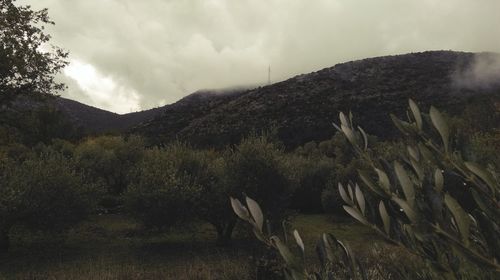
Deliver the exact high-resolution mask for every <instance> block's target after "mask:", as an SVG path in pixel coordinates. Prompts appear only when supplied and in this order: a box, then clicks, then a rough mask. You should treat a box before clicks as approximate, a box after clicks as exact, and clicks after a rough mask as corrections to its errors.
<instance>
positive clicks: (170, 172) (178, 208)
mask: <svg viewBox="0 0 500 280" xmlns="http://www.w3.org/2000/svg"><path fill="white" fill-rule="evenodd" d="M180 149H183V148H179V147H172V146H171V147H169V148H167V149H158V148H154V149H151V150H148V151H147V152H146V153H145V154H144V157H143V159H142V160H141V161H140V162H139V163H138V164H137V166H136V169H135V170H134V171H133V173H134V176H133V178H132V180H131V183H130V185H129V186H128V189H127V191H126V192H125V194H124V196H125V205H126V208H127V209H128V211H129V212H130V213H131V214H132V215H133V216H134V217H135V218H137V219H138V220H139V221H141V222H142V223H143V224H144V225H145V226H146V227H147V228H150V229H160V230H162V229H168V228H170V227H172V226H174V225H178V224H180V223H183V222H185V221H187V220H190V219H192V211H191V207H190V206H191V205H192V200H193V199H192V196H193V193H196V192H197V190H195V189H194V188H196V186H195V185H194V184H191V182H190V178H189V177H188V176H182V175H183V174H182V171H181V170H182V168H190V166H189V162H187V161H183V160H182V159H181V158H179V156H181V155H182V154H181V153H184V152H186V153H187V152H188V150H185V151H184V149H183V151H178V150H180ZM183 164H185V165H184V166H182V165H183ZM181 166H182V167H181Z"/></svg>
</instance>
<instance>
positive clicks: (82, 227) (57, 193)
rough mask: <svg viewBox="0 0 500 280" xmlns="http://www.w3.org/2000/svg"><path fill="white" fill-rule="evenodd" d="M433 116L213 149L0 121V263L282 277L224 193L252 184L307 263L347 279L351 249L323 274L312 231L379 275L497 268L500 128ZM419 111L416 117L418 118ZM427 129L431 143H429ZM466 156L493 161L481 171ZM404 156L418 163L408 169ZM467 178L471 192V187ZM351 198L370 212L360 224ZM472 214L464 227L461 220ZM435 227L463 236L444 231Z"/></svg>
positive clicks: (79, 271) (116, 272)
mask: <svg viewBox="0 0 500 280" xmlns="http://www.w3.org/2000/svg"><path fill="white" fill-rule="evenodd" d="M412 108H414V107H412ZM432 114H433V113H431V115H427V114H422V115H423V117H420V118H423V119H424V120H426V121H425V122H424V123H425V133H423V132H422V133H423V134H420V132H419V130H418V128H417V124H416V123H417V122H416V120H415V121H413V119H412V121H413V122H414V123H406V122H402V121H399V120H396V119H395V123H396V124H397V125H398V126H399V128H400V129H401V130H402V131H403V132H404V133H405V135H407V137H408V139H409V142H408V141H405V140H404V139H402V140H400V141H391V142H384V141H379V140H377V138H376V137H372V136H366V137H365V135H364V133H362V132H361V130H359V131H358V132H354V131H355V129H354V128H353V127H354V126H352V125H351V120H350V119H349V118H348V117H346V116H345V115H342V117H341V122H342V127H339V132H338V133H337V134H336V135H335V136H334V137H333V138H332V139H331V140H328V141H323V142H320V143H314V142H311V143H307V144H305V145H304V146H301V147H299V148H297V149H295V150H292V151H289V150H285V149H284V148H283V145H282V144H280V142H279V141H278V140H274V139H275V137H273V135H272V134H267V135H266V134H264V135H255V134H251V135H250V136H249V137H247V138H246V139H244V140H243V141H242V142H241V143H240V144H238V145H236V146H228V147H227V148H225V149H219V150H214V149H212V150H207V149H196V148H193V147H190V146H189V145H187V144H183V143H178V142H174V143H169V144H166V145H165V146H162V147H147V146H146V145H145V141H144V140H143V139H142V138H140V137H137V136H133V135H129V136H113V135H109V136H96V137H88V138H86V139H83V140H80V141H68V140H61V139H53V140H51V141H49V142H46V143H44V142H43V141H38V144H37V145H30V144H29V143H30V142H31V141H30V142H28V143H23V142H22V140H15V139H14V140H13V139H12V137H8V135H6V136H4V137H3V139H2V141H3V145H2V149H1V153H0V159H1V160H0V163H1V166H0V171H1V188H0V192H1V196H0V197H1V198H0V199H1V200H0V201H1V203H0V206H1V207H0V215H1V217H2V223H1V232H2V236H1V237H2V238H1V241H2V242H1V248H2V256H1V264H0V271H1V273H2V274H1V275H2V276H3V277H7V278H38V277H42V278H43V277H47V278H52V277H55V278H73V279H83V278H88V277H95V278H104V279H106V278H108V279H116V278H120V277H125V278H127V277H128V278H130V279H144V278H146V279H147V278H150V279H154V278H162V277H166V278H168V277H170V278H175V276H176V275H183V277H186V279H189V278H192V277H194V276H193V275H196V277H199V278H200V279H214V278H215V279H237V278H238V279H240V278H243V279H245V277H246V278H248V279H253V278H255V277H259V278H258V279H270V278H271V277H275V278H276V279H279V278H280V277H283V276H284V274H283V271H287V267H288V265H289V264H288V263H287V261H286V259H285V261H283V260H282V259H281V258H280V256H279V254H276V252H273V251H272V250H271V251H269V249H266V246H261V245H259V243H256V241H255V240H253V238H252V235H253V233H252V227H251V226H250V227H249V226H247V225H245V223H241V222H238V221H237V216H236V215H235V214H234V213H233V209H232V208H231V206H230V203H229V197H235V198H238V199H239V200H241V201H244V200H245V198H246V197H251V198H252V199H254V200H255V201H257V202H258V204H259V205H260V207H261V208H262V211H263V213H265V217H266V219H268V220H269V223H268V226H269V228H267V227H264V228H262V229H260V230H262V232H267V233H269V234H271V233H275V232H282V231H283V230H284V231H285V232H291V230H292V229H298V230H299V232H300V234H301V236H302V238H303V240H304V243H305V245H306V246H305V248H306V250H305V252H306V254H305V256H304V261H305V264H307V265H308V266H309V267H311V268H312V269H313V270H315V269H316V270H317V271H323V272H322V273H323V274H321V275H323V277H326V276H325V275H329V274H328V273H333V274H331V275H335V276H336V277H351V276H349V275H350V274H349V270H348V269H347V268H346V265H348V261H347V260H345V259H342V258H340V259H339V262H338V263H333V262H332V263H333V264H332V265H331V266H329V268H328V269H330V270H327V271H326V272H325V271H324V268H325V267H324V265H325V263H328V261H332V260H327V259H323V260H318V259H317V258H316V257H315V255H316V253H314V248H315V247H316V243H315V242H316V240H318V238H320V237H321V234H322V233H331V234H333V236H332V237H331V238H336V239H331V241H330V242H334V241H333V240H337V239H338V240H341V242H348V244H349V246H351V247H352V252H354V253H353V254H354V255H355V256H356V258H355V260H356V261H355V262H354V263H355V266H356V267H357V266H359V267H362V270H363V271H364V272H363V273H368V275H370V276H369V277H370V278H371V279H401V277H403V276H405V277H408V278H409V279H431V278H437V277H444V276H443V275H445V276H446V277H447V278H450V279H455V278H456V279H469V278H468V276H470V275H479V276H480V277H483V279H488V277H489V278H490V279H494V277H495V276H496V274H495V273H498V272H495V271H496V268H494V267H495V266H496V264H495V263H496V261H495V259H496V258H497V256H495V254H496V253H495V252H496V251H495V250H493V248H495V246H497V245H496V243H495V242H496V241H495V240H497V239H496V237H498V226H497V225H496V220H495V219H494V218H495V217H496V216H495V215H498V209H497V208H495V207H494V204H491V203H495V199H496V197H497V192H498V183H497V181H495V180H497V179H495V178H496V177H495V176H497V175H495V174H496V173H494V170H497V169H498V166H497V164H498V161H497V160H496V159H498V154H499V150H498V149H497V148H496V147H495V146H494V145H495V144H497V141H498V140H497V138H496V137H498V135H496V136H495V134H494V133H495V131H494V130H493V131H488V132H482V131H476V132H474V133H472V134H469V135H467V136H464V135H461V136H456V135H452V134H449V132H446V135H445V136H443V135H442V134H443V133H445V132H443V130H442V129H436V128H437V127H439V126H437V127H436V128H434V127H433V124H434V125H436V124H435V123H436V122H437V123H438V124H441V122H443V123H447V122H450V123H451V124H452V126H451V128H447V129H446V131H456V130H458V129H459V127H453V126H462V125H464V122H463V121H461V120H459V119H454V118H449V117H444V116H443V115H442V114H440V115H439V117H440V120H439V121H436V120H434V119H432V121H431V120H430V119H429V120H428V118H429V116H431V118H432ZM412 118H415V117H412ZM420 118H415V119H419V123H420ZM434 118H435V116H434ZM444 119H448V121H445V120H444ZM420 125H422V124H421V123H420V124H418V126H420ZM427 133H428V134H427ZM418 135H420V136H421V137H424V138H422V142H421V143H422V144H424V145H427V146H429V147H434V148H435V150H431V149H430V148H425V147H424V146H422V145H419V144H418V143H419V141H420V140H418V139H417V138H416V137H420V136H418ZM346 136H347V137H346ZM425 137H429V138H425ZM445 137H446V138H445ZM456 137H462V139H458V138H456ZM429 141H430V142H429ZM365 143H367V144H368V145H367V146H366V147H369V148H365ZM405 143H407V144H408V145H409V146H407V144H405ZM444 143H449V144H444ZM456 143H459V145H458V144H456ZM485 143H488V144H485ZM490 143H491V144H492V145H493V146H492V145H489V144H490ZM459 149H461V150H459ZM452 151H455V152H452ZM397 159H399V161H395V162H396V163H397V162H399V163H397V164H396V163H395V164H394V167H395V168H396V169H393V168H394V167H391V165H392V162H393V160H397ZM417 159H419V160H420V161H416V160H417ZM423 160H425V163H426V164H424V162H423ZM469 161H475V162H480V163H481V165H482V166H488V169H482V168H480V167H477V168H480V169H475V167H471V166H476V165H471V164H472V163H469ZM418 162H420V163H418ZM486 163H489V165H487V164H486ZM403 166H404V167H403ZM373 168H375V169H373ZM407 168H410V169H411V170H412V171H409V170H408V169H407ZM436 168H438V170H440V172H437V171H436ZM384 170H385V171H384ZM392 170H396V173H394V175H392V173H391V172H393V171H392ZM402 170H406V171H405V172H410V173H406V175H401V174H402V173H401V172H403V171H402ZM441 170H443V173H441ZM360 172H361V173H360ZM460 172H463V173H460ZM359 174H361V177H359ZM377 174H378V175H377ZM384 174H387V175H384ZM403 174H405V173H403ZM485 174H486V175H485ZM400 176H404V178H406V179H408V180H409V181H408V180H406V179H404V180H403V179H401V178H400ZM377 177H378V181H379V183H378V184H375V183H373V182H376V181H377V180H375V179H376V178H377ZM441 177H443V178H445V179H444V180H443V178H441ZM360 178H361V179H362V180H361V181H360ZM387 180H388V181H387ZM401 180H403V181H401ZM355 182H359V183H358V184H359V185H358V184H356V183H355ZM397 182H399V183H397ZM409 182H411V183H409ZM339 183H341V184H342V186H341V187H340V188H339ZM406 184H410V185H412V186H411V188H410V187H409V186H407V185H406ZM467 184H473V185H474V186H477V188H478V189H477V192H476V190H473V191H472V193H469V191H470V190H469V189H468V188H467V187H464V185H467ZM398 185H399V186H401V187H402V189H401V187H398ZM427 186H429V187H427ZM428 188H430V189H428ZM370 191H371V193H370ZM482 191H485V193H484V195H483V193H482ZM429 192H430V193H429ZM391 193H392V194H391ZM398 197H399V198H398ZM381 199H382V201H384V200H386V199H389V200H390V201H385V202H380V200H381ZM484 199H488V200H486V201H483V200H484ZM443 203H444V204H443ZM483 204H484V205H486V206H484V205H483ZM344 205H348V207H344ZM398 207H400V208H401V209H405V210H404V211H403V212H399V210H398V209H399V208H398ZM406 207H412V208H411V209H412V210H408V209H407V208H406ZM454 207H458V208H456V209H460V210H456V209H455V208H454ZM482 207H486V208H484V209H483V208H482ZM492 207H493V208H492ZM382 209H385V210H382ZM345 210H347V212H348V213H349V214H350V215H351V216H353V217H354V218H355V219H357V220H359V221H361V222H362V223H363V224H365V225H364V226H360V225H357V224H354V223H353V220H351V218H350V217H349V215H347V214H346V212H345ZM408 211H414V212H415V213H418V214H415V215H416V216H419V217H421V218H422V219H423V220H422V221H426V222H428V223H429V225H431V228H433V227H436V228H435V229H434V230H432V229H429V228H428V227H429V225H427V226H423V229H422V228H420V226H422V223H421V221H420V220H419V221H416V220H413V218H414V217H413V216H410V215H408V216H405V215H404V214H403V213H408ZM455 211H458V212H455ZM465 213H469V214H465ZM380 215H382V220H380V217H381V216H380ZM384 215H388V216H384ZM436 215H437V216H436ZM464 215H465V216H464ZM469 215H470V216H469ZM476 215H480V216H476ZM482 215H484V216H482ZM490 215H493V216H491V217H490ZM388 217H390V218H388ZM460 219H465V221H461V220H460ZM433 220H434V222H433ZM436 221H437V222H436ZM282 222H283V223H282ZM436 223H438V224H436ZM463 223H465V224H466V225H467V231H470V232H468V233H464V232H462V231H463V230H465V229H464V225H463ZM469 227H470V229H469ZM266 228H267V229H266ZM410 229H412V231H409V230H410ZM436 229H442V230H443V231H444V233H443V234H446V235H450V236H451V237H450V239H451V238H452V237H453V239H451V240H452V241H454V242H456V243H458V244H451V245H450V244H449V243H446V242H444V243H443V241H442V240H441V239H442V238H441V237H440V235H439V234H438V233H436V232H435V230H436ZM422 230H423V231H422ZM483 230H484V231H483ZM254 232H255V230H254ZM267 233H265V234H267ZM377 233H378V235H377ZM421 234H423V235H421ZM280 236H281V238H283V235H280ZM429 236H431V237H429ZM434 236H439V237H434ZM290 238H292V236H291V235H290V236H289V237H288V239H290ZM428 238H430V239H428ZM445 239H446V238H445ZM469 239H471V240H470V241H469ZM429 240H430V241H429ZM448 241H449V240H448ZM269 242H270V241H268V245H269V246H271V247H272V246H273V245H272V244H273V243H269ZM429 242H430V243H429ZM491 242H493V243H491ZM375 243H377V245H375ZM429 244H433V245H429ZM464 244H467V245H464ZM468 244H474V247H469V245H468ZM429 246H430V247H429ZM443 246H444V247H443ZM448 246H451V247H448ZM457 246H458V247H457ZM470 246H472V245H470ZM475 246H479V247H478V248H476V247H475ZM320 248H321V247H320ZM460 248H461V249H463V250H465V253H464V252H461V251H460V250H459V249H460ZM340 249H341V247H337V249H336V250H337V251H338V250H340ZM469 251H470V252H475V253H474V254H476V253H477V254H478V255H479V256H480V257H479V256H476V257H477V258H479V260H480V261H479V263H476V262H474V258H473V259H472V260H471V259H469V258H468V255H467V254H468V253H470V252H469ZM433 252H434V253H433ZM452 252H453V253H452ZM436 254H437V255H436ZM443 254H444V255H443ZM34 258H36V259H39V260H37V261H34ZM477 258H476V260H477ZM325 260H326V261H325ZM481 260H482V261H483V263H482V262H481ZM484 262H486V264H484ZM488 262H489V263H488ZM322 264H323V266H322ZM396 264H397V265H396ZM26 266H28V267H29V268H27V267H26ZM322 267H323V268H322ZM283 269H285V270H283ZM322 269H323V270H322ZM346 269H347V270H346ZM360 271H361V270H360ZM488 271H490V272H488ZM325 273H326V274H325ZM359 273H361V272H359ZM124 275H127V276H124ZM331 275H330V276H331ZM342 275H343V276H342ZM360 275H361V274H360ZM464 275H465V276H464ZM479 276H478V277H479ZM196 277H195V278H196ZM294 279H301V278H300V277H297V276H295V278H294ZM326 279H328V278H326Z"/></svg>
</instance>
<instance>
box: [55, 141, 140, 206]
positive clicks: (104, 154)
mask: <svg viewBox="0 0 500 280" xmlns="http://www.w3.org/2000/svg"><path fill="white" fill-rule="evenodd" d="M55 145H56V148H57V149H60V150H61V151H62V152H65V153H71V147H70V146H69V145H68V144H67V143H58V142H57V143H55ZM143 154H144V142H143V140H142V138H139V137H135V136H131V137H129V138H128V139H125V138H123V137H120V136H100V137H96V138H89V139H87V140H85V141H84V142H82V143H80V144H79V145H77V146H76V147H75V148H74V152H73V156H74V159H75V161H76V164H77V167H78V169H79V171H80V172H81V173H82V174H84V178H85V181H86V182H88V183H90V184H95V185H98V186H101V188H102V193H103V197H102V198H100V199H99V204H100V208H101V210H102V211H105V212H109V211H117V209H118V207H119V206H121V205H122V202H121V199H120V195H121V194H122V193H123V192H124V191H125V190H126V188H127V186H128V185H129V183H130V181H131V179H132V178H131V175H132V174H133V172H132V170H133V169H134V168H135V165H136V164H137V163H138V162H139V161H140V160H141V159H142V157H143Z"/></svg>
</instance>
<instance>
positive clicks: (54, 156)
mask: <svg viewBox="0 0 500 280" xmlns="http://www.w3.org/2000/svg"><path fill="white" fill-rule="evenodd" d="M0 164H1V166H0V247H1V248H3V249H6V248H8V245H9V232H10V230H11V229H12V227H14V226H24V227H27V228H29V229H33V230H47V231H61V230H64V229H66V228H67V227H69V226H71V225H74V224H76V223H78V222H79V221H81V220H82V219H84V218H85V217H86V216H87V214H89V212H90V211H91V210H92V200H93V189H92V188H91V187H90V186H86V185H84V184H83V180H82V178H81V176H80V175H78V174H77V173H75V169H74V165H73V164H72V162H71V161H70V160H68V159H67V158H65V157H64V156H62V155H61V154H59V153H56V152H53V151H50V150H46V151H45V152H43V153H42V154H40V155H39V156H34V157H32V158H29V159H27V160H25V161H22V162H19V161H15V160H12V159H6V160H4V161H2V162H1V163H0Z"/></svg>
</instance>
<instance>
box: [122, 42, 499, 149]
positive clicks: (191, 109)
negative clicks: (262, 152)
mask: <svg viewBox="0 0 500 280" xmlns="http://www.w3.org/2000/svg"><path fill="white" fill-rule="evenodd" d="M499 57H500V56H499V55H498V54H491V53H465V52H453V51H428V52H422V53H410V54H404V55H395V56H384V57H376V58H369V59H363V60H358V61H351V62H346V63H341V64H338V65H335V66H333V67H330V68H325V69H322V70H319V71H317V72H313V73H309V74H303V75H298V76H296V77H293V78H291V79H288V80H286V81H283V82H279V83H276V84H272V85H269V86H264V87H258V88H255V89H251V90H240V91H236V92H231V93H229V94H224V93H222V94H217V93H203V92H198V93H195V94H193V95H190V96H188V97H186V98H183V99H181V100H180V101H178V102H177V103H174V104H172V105H168V106H166V107H164V110H163V113H161V114H159V115H157V116H156V117H154V118H153V119H152V120H150V121H146V122H143V123H142V124H140V125H138V126H136V127H135V128H133V129H132V130H131V132H132V133H137V134H142V135H145V136H146V137H148V138H150V139H152V140H153V142H155V143H165V142H167V141H171V140H175V139H179V140H182V141H187V142H190V143H192V144H193V145H196V146H201V147H220V146H223V145H226V144H234V143H237V142H238V141H239V140H240V139H241V138H242V137H244V136H245V135H248V134H249V133H252V132H260V131H265V130H273V131H276V132H277V136H278V137H279V138H280V139H281V140H282V141H283V142H284V144H285V145H286V146H287V147H289V148H293V147H296V146H298V145H302V144H304V143H306V142H309V141H320V140H324V139H328V138H330V137H331V136H332V135H333V134H334V133H335V130H334V128H333V127H332V125H331V123H332V122H337V121H338V113H339V111H344V112H347V111H352V113H353V114H354V116H355V121H356V122H357V123H358V124H361V125H362V127H363V128H364V129H365V130H366V131H367V132H368V133H370V134H373V135H376V136H379V137H382V138H385V139H387V138H390V137H392V136H393V135H395V130H394V128H393V125H392V123H391V121H390V118H389V113H395V114H396V115H400V116H403V115H404V113H405V111H406V108H407V101H408V98H412V99H414V100H415V101H417V103H419V104H421V105H422V106H421V107H422V109H424V110H427V109H428V106H430V105H431V104H432V105H434V106H437V107H438V108H442V109H445V110H446V111H448V112H449V113H451V114H460V113H461V111H462V110H464V108H465V107H466V106H467V104H468V102H469V100H470V99H471V98H475V97H476V96H479V95H480V96H489V98H490V97H491V98H493V99H494V101H493V102H498V97H499V96H500V83H498V81H499V80H500V79H498V78H499V77H500V76H493V77H490V76H491V75H490V74H491V73H490V74H488V75H490V76H487V77H489V78H488V79H486V78H484V77H482V76H478V75H481V70H486V71H487V70H488V67H492V65H491V64H492V63H496V62H500V59H498V58H499ZM485 61H486V63H484V62H485ZM499 65H500V64H499ZM478 67H486V69H476V68H478ZM493 69H500V68H493ZM488 73H489V72H488ZM492 81H493V82H492ZM495 81H496V82H495Z"/></svg>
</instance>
